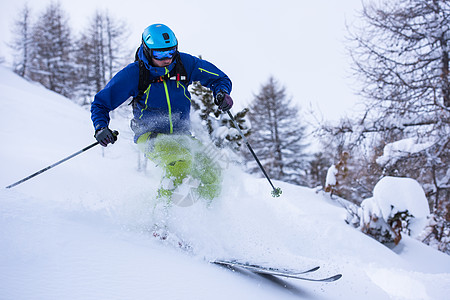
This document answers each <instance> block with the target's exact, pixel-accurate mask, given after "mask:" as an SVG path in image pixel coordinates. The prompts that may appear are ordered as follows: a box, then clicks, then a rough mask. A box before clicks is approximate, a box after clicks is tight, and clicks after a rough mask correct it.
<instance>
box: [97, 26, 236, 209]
mask: <svg viewBox="0 0 450 300" xmlns="http://www.w3.org/2000/svg"><path fill="white" fill-rule="evenodd" d="M193 81H199V82H200V83H201V84H202V85H203V86H205V87H208V88H209V89H211V90H212V92H213V94H214V97H215V100H214V102H215V103H216V104H217V105H218V107H219V109H221V110H222V111H228V110H229V109H230V108H231V107H232V106H233V100H232V98H231V97H230V95H229V94H230V92H231V80H230V79H229V78H228V76H227V75H226V74H225V73H223V72H222V71H221V70H220V69H218V68H217V67H216V66H214V65H213V64H212V63H210V62H207V61H205V60H202V59H199V58H197V57H194V56H192V55H189V54H186V53H180V52H179V51H178V41H177V38H176V37H175V34H174V33H173V32H172V30H171V29H170V28H169V27H167V26H166V25H163V24H153V25H150V26H149V27H147V28H146V29H145V30H144V32H143V34H142V44H141V46H140V47H139V48H138V50H137V53H136V61H135V62H134V63H131V64H129V65H128V66H126V67H125V68H124V69H122V70H121V71H119V72H118V73H117V74H116V75H115V76H114V77H113V78H112V79H111V80H110V81H109V82H108V84H107V85H106V86H105V87H104V88H103V89H102V90H101V91H100V92H98V93H97V94H96V95H95V98H94V101H93V102H92V106H91V119H92V122H93V124H94V128H95V138H96V139H97V141H98V142H99V143H100V144H101V145H102V146H105V147H106V146H107V145H108V144H110V143H111V144H114V142H115V140H116V139H117V137H116V134H115V133H114V132H113V131H112V130H110V129H109V127H108V125H109V121H110V118H109V112H110V111H112V110H114V109H116V108H117V107H118V106H119V105H121V104H122V103H124V102H125V101H126V100H127V99H128V98H130V97H133V119H132V120H131V129H132V130H133V132H134V134H135V138H134V141H135V143H137V144H138V146H139V148H140V149H141V150H142V151H143V152H144V154H145V156H146V157H148V158H149V159H151V160H152V161H154V162H155V163H156V164H158V165H159V166H161V167H162V168H163V169H164V177H163V180H162V183H161V187H160V189H159V191H158V195H159V196H160V197H164V198H166V199H168V200H169V201H170V200H171V196H172V194H173V193H174V191H175V190H176V189H177V188H178V187H179V186H180V185H181V184H182V183H183V182H186V181H187V180H189V182H195V183H196V184H195V186H196V192H197V194H198V195H199V196H200V197H202V198H204V199H206V200H212V199H213V198H214V197H216V196H218V195H219V193H220V183H221V169H220V168H219V166H217V164H215V163H214V162H213V160H212V159H211V158H210V157H208V156H207V155H206V154H205V153H203V152H204V151H202V145H201V143H200V142H199V141H197V140H195V139H194V138H193V137H192V136H191V133H190V117H189V113H190V107H191V95H190V93H189V91H188V86H189V85H190V84H191V83H192V82H193Z"/></svg>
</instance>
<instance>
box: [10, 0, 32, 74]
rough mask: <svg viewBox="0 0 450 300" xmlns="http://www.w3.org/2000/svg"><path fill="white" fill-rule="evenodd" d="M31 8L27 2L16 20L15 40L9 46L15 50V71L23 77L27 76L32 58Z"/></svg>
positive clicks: (13, 31) (14, 26) (14, 28)
mask: <svg viewBox="0 0 450 300" xmlns="http://www.w3.org/2000/svg"><path fill="white" fill-rule="evenodd" d="M31 30H32V23H31V9H30V7H29V6H28V4H27V3H25V4H24V6H23V7H22V9H21V11H20V12H19V14H18V15H17V19H16V20H15V22H14V25H13V29H12V33H13V40H12V42H11V43H10V44H9V47H10V48H11V49H12V50H13V54H14V61H13V68H14V72H16V73H17V74H19V75H20V76H22V77H27V76H28V73H29V72H30V71H29V68H30V64H31V60H32V51H33V40H32V38H31V37H32V32H31Z"/></svg>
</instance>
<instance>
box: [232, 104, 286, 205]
mask: <svg viewBox="0 0 450 300" xmlns="http://www.w3.org/2000/svg"><path fill="white" fill-rule="evenodd" d="M227 113H228V116H229V117H230V119H231V121H233V124H234V126H235V127H236V129H237V130H238V131H239V134H240V135H241V137H242V139H243V140H244V142H245V144H246V145H247V148H248V150H250V152H251V153H252V155H253V157H254V158H255V160H256V162H257V163H258V166H259V168H260V169H261V171H262V172H263V174H264V176H266V178H267V180H268V181H269V183H270V185H271V186H272V189H273V191H272V197H280V195H281V193H282V191H281V189H280V188H279V187H278V188H276V187H275V186H274V185H273V183H272V181H271V180H270V178H269V175H267V172H266V170H264V167H263V165H262V164H261V162H260V161H259V159H258V157H257V156H256V154H255V151H253V149H252V147H251V146H250V144H249V142H248V140H247V138H246V137H245V135H244V133H243V132H242V130H241V128H239V125H238V123H237V122H236V120H235V119H234V117H233V115H232V114H231V113H230V111H229V110H228V111H227Z"/></svg>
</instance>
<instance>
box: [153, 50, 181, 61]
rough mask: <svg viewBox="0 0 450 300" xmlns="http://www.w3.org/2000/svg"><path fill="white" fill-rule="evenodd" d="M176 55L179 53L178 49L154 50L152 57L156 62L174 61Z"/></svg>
mask: <svg viewBox="0 0 450 300" xmlns="http://www.w3.org/2000/svg"><path fill="white" fill-rule="evenodd" d="M175 53H177V47H172V48H169V49H153V50H152V57H153V58H154V59H156V60H163V59H172V58H173V57H174V56H175Z"/></svg>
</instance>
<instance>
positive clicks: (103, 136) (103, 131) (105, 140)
mask: <svg viewBox="0 0 450 300" xmlns="http://www.w3.org/2000/svg"><path fill="white" fill-rule="evenodd" d="M118 135H119V132H118V131H115V130H114V131H111V129H109V128H108V127H103V128H100V129H97V130H96V131H95V135H94V137H95V139H96V140H97V141H98V142H99V143H100V145H102V146H103V147H106V146H107V145H108V144H114V143H115V142H116V141H117V136H118Z"/></svg>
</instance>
